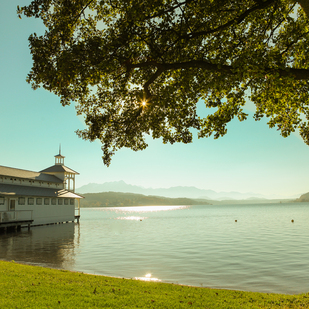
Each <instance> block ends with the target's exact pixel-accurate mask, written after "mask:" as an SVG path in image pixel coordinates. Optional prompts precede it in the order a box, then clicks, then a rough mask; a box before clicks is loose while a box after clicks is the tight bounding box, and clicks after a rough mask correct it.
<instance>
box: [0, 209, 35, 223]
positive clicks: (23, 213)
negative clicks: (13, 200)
mask: <svg viewBox="0 0 309 309" xmlns="http://www.w3.org/2000/svg"><path fill="white" fill-rule="evenodd" d="M32 217H33V214H32V210H15V211H0V223H5V222H16V221H30V220H33V219H32Z"/></svg>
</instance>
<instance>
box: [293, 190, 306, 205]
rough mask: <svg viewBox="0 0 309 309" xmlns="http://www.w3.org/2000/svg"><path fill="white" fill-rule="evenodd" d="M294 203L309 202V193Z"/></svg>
mask: <svg viewBox="0 0 309 309" xmlns="http://www.w3.org/2000/svg"><path fill="white" fill-rule="evenodd" d="M294 202H301V203H305V202H309V192H308V193H305V194H302V195H301V196H300V197H299V198H297V199H296V200H295V201H294Z"/></svg>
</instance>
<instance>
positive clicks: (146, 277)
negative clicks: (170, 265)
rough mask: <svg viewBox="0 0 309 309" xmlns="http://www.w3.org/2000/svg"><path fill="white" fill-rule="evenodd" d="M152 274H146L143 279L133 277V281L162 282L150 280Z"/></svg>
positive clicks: (156, 279)
mask: <svg viewBox="0 0 309 309" xmlns="http://www.w3.org/2000/svg"><path fill="white" fill-rule="evenodd" d="M151 276H152V274H146V275H145V277H134V279H135V280H142V281H154V282H159V281H162V280H160V279H158V278H152V277H151Z"/></svg>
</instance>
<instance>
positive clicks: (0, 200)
mask: <svg viewBox="0 0 309 309" xmlns="http://www.w3.org/2000/svg"><path fill="white" fill-rule="evenodd" d="M0 205H4V197H2V196H1V197H0Z"/></svg>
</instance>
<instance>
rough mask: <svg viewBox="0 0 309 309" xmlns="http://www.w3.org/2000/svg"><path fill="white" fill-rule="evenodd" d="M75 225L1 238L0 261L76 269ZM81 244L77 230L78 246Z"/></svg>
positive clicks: (5, 235) (38, 228) (52, 226)
mask: <svg viewBox="0 0 309 309" xmlns="http://www.w3.org/2000/svg"><path fill="white" fill-rule="evenodd" d="M74 226H75V224H74V223H67V224H60V225H49V226H40V227H32V228H31V230H29V231H28V230H27V229H22V230H21V231H18V232H12V233H7V234H1V235H0V259H3V260H8V261H11V260H14V261H16V262H24V263H31V264H35V265H40V266H48V267H54V268H72V267H73V266H74V263H75V262H74V257H75V253H74V251H75V248H74ZM78 243H79V231H78V228H77V235H76V245H78Z"/></svg>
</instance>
